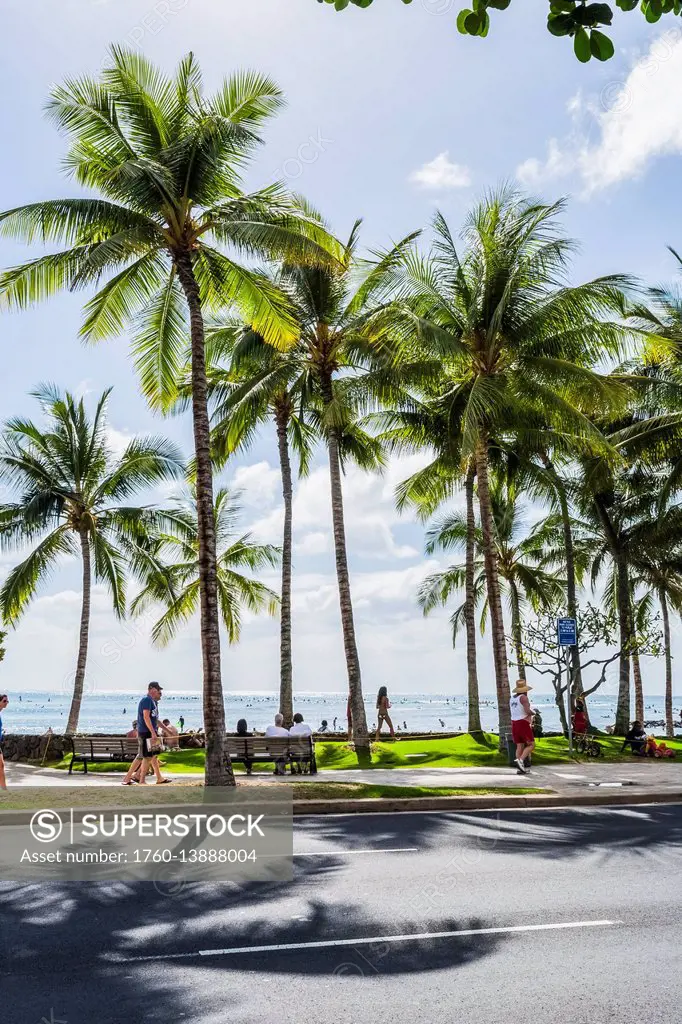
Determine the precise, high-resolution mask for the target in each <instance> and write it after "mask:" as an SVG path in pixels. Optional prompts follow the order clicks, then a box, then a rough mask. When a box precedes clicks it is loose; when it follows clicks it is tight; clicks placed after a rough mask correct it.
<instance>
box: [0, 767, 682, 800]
mask: <svg viewBox="0 0 682 1024" xmlns="http://www.w3.org/2000/svg"><path fill="white" fill-rule="evenodd" d="M5 767H6V770H7V782H8V785H9V786H12V787H15V786H46V787H51V786H74V787H79V788H80V787H83V786H88V787H91V786H92V787H98V786H119V785H120V784H121V779H122V775H121V773H88V774H87V775H85V774H84V773H82V772H79V773H78V774H77V775H76V774H73V775H68V773H67V772H65V771H59V770H57V769H55V768H38V767H33V766H29V765H21V764H13V763H8V764H7V765H6V766H5ZM168 777H169V778H170V779H172V780H173V781H174V782H176V783H178V784H180V785H182V784H183V783H187V782H201V781H202V778H203V777H202V776H201V775H198V774H182V775H181V774H172V775H170V774H169V776H168ZM253 778H259V779H264V778H268V779H271V778H272V775H271V774H269V773H265V772H254V775H253ZM287 778H288V779H290V778H291V776H287ZM295 778H296V781H297V782H303V783H306V782H315V781H317V782H365V783H371V784H373V785H379V786H426V787H448V788H483V787H485V788H486V789H487V788H490V789H497V788H513V789H526V788H533V789H536V788H537V789H550V790H552V791H553V792H555V793H560V794H564V795H568V794H570V793H575V794H577V793H580V792H583V793H585V792H594V791H598V790H599V789H604V790H606V789H611V788H613V789H629V790H631V791H632V792H633V793H634V792H637V793H646V792H651V793H656V792H666V793H670V792H673V791H677V792H679V793H680V797H681V799H682V763H679V764H675V763H672V764H671V763H670V762H661V761H634V760H633V761H632V762H624V763H622V764H605V763H602V764H599V763H593V762H589V763H582V764H578V763H576V764H574V765H573V764H557V765H541V766H538V767H537V768H533V770H532V772H531V773H530V774H529V775H524V776H522V775H519V774H517V772H516V771H515V769H512V768H396V769H390V768H373V769H369V770H357V771H321V772H319V773H318V774H317V775H313V776H310V775H298V776H295ZM238 779H239V781H240V782H243V783H245V784H246V785H248V779H247V778H246V776H243V775H240V776H238ZM150 784H152V785H153V782H152V783H150Z"/></svg>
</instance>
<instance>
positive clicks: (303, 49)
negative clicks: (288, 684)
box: [0, 0, 682, 692]
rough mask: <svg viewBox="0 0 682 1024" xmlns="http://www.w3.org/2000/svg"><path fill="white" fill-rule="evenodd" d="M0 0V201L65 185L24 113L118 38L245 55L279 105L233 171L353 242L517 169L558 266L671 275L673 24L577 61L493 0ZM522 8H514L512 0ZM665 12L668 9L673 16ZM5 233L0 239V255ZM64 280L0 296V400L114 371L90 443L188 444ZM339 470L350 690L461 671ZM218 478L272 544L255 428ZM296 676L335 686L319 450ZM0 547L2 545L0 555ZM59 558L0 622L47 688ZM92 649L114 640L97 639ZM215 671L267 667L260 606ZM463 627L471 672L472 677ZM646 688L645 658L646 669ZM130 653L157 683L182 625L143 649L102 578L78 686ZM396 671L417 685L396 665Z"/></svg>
mask: <svg viewBox="0 0 682 1024" xmlns="http://www.w3.org/2000/svg"><path fill="white" fill-rule="evenodd" d="M39 6H40V13H39V14H37V10H36V7H35V6H34V5H27V4H26V3H25V2H19V0H6V2H5V8H4V17H3V33H2V38H1V39H0V90H1V91H2V95H3V96H4V97H5V99H6V102H5V103H4V104H3V110H2V114H1V115H0V116H1V121H2V137H3V139H4V147H5V148H4V156H5V159H4V160H3V161H2V163H1V164H0V196H1V197H2V198H1V199H0V204H1V205H2V207H3V208H8V207H11V206H14V205H16V204H19V203H23V202H29V201H32V200H36V199H39V198H53V197H57V196H60V195H65V194H71V193H73V189H74V186H73V184H72V183H71V182H69V181H68V180H66V179H64V177H63V176H62V175H61V173H60V160H61V157H62V155H63V152H64V146H63V141H62V140H61V139H60V138H59V136H58V135H57V133H56V132H55V130H54V128H53V127H52V125H50V124H49V123H48V122H47V121H46V120H45V118H44V117H43V116H42V107H43V104H44V102H45V99H46V97H47V95H48V92H49V89H50V86H51V85H52V84H53V83H56V82H58V81H60V80H61V79H62V78H64V77H65V76H68V75H77V74H80V73H83V72H94V71H96V69H97V68H98V67H99V66H100V65H101V63H102V61H103V59H104V57H105V55H106V50H107V47H108V45H109V44H110V43H111V42H119V43H124V44H127V45H130V46H139V47H140V48H141V49H142V50H143V51H144V52H145V53H146V54H147V55H148V56H149V57H150V58H152V59H153V60H155V61H157V62H159V63H160V64H162V65H163V66H164V67H166V68H168V69H170V68H171V67H172V66H173V65H174V64H175V63H176V62H177V60H178V59H179V57H180V56H181V55H182V54H183V53H185V52H186V51H187V50H188V49H193V50H194V51H195V52H196V54H197V56H198V58H199V59H200V61H201V64H202V67H203V69H204V73H205V78H206V83H207V86H208V87H209V88H210V87H213V86H214V85H217V83H218V82H219V81H220V79H221V77H222V76H223V75H224V74H225V73H226V72H229V71H230V70H233V69H236V68H243V67H253V68H257V69H259V70H262V71H265V72H268V73H269V74H271V75H272V76H273V77H274V78H275V79H276V80H277V81H278V82H279V84H280V85H281V87H282V88H283V89H284V90H285V92H286V95H287V99H288V107H287V109H286V110H285V111H284V113H283V114H282V115H281V116H280V117H279V118H278V119H277V120H276V121H275V122H273V123H272V125H271V126H270V128H269V130H268V132H267V144H266V146H265V147H264V148H263V150H262V151H261V152H260V153H259V155H258V157H257V160H256V161H255V163H254V165H253V167H252V169H251V171H250V173H249V184H252V185H253V186H257V185H260V184H263V183H265V182H268V181H271V180H273V179H274V178H284V179H286V180H287V181H288V183H289V185H290V187H292V188H294V189H295V190H297V191H301V192H303V193H304V194H305V195H306V196H307V197H308V198H309V199H310V200H311V201H312V202H313V203H314V204H315V205H316V206H317V207H318V208H320V209H321V210H323V211H324V213H325V215H326V216H327V218H328V219H329V221H330V222H331V224H332V226H333V228H334V229H335V230H336V231H337V233H338V234H339V235H341V236H345V235H346V234H347V232H348V231H349V230H350V227H351V225H352V223H353V221H354V220H355V218H356V217H358V216H361V217H363V218H364V220H365V226H364V235H363V238H364V241H365V243H366V244H367V245H368V246H371V247H376V246H382V247H383V246H385V245H386V244H388V243H389V242H390V241H391V240H392V239H398V238H400V237H402V236H403V235H405V234H407V233H408V232H409V231H412V230H414V229H416V228H420V227H426V226H427V225H428V222H429V220H430V218H431V217H432V215H433V212H434V210H435V209H436V208H440V209H441V210H442V211H443V213H444V214H445V215H446V216H447V217H448V219H449V220H450V222H451V224H452V226H453V228H455V229H456V228H457V227H458V225H459V224H460V223H461V221H462V219H463V217H464V215H465V213H466V210H467V208H468V207H469V206H470V205H471V203H472V201H473V200H474V199H475V198H476V197H477V196H479V195H480V194H481V192H483V191H484V190H485V189H486V188H491V187H494V186H495V185H497V184H499V183H500V182H501V181H503V180H508V179H509V180H510V179H514V178H517V179H519V180H520V181H521V182H522V184H524V185H525V186H526V187H527V188H529V189H530V190H531V191H533V192H534V193H538V194H540V195H542V196H544V197H546V198H548V199H554V198H556V197H558V196H559V195H570V196H571V197H572V198H571V202H570V206H569V209H568V212H567V215H566V217H565V226H566V230H567V233H568V234H570V235H571V236H573V237H575V238H577V239H578V240H579V241H580V243H581V250H580V253H579V255H578V257H577V258H576V260H575V265H574V269H573V274H572V276H573V277H574V279H575V280H578V279H580V278H585V277H588V276H595V275H599V274H604V273H612V272H616V271H627V272H630V273H634V274H636V275H638V276H640V277H641V278H642V279H643V280H646V281H647V282H651V283H657V282H660V281H665V280H670V279H671V277H672V275H673V273H674V265H673V261H672V258H671V257H670V256H669V254H668V253H667V251H666V248H665V247H666V245H667V244H671V245H674V246H677V247H682V238H681V237H680V235H679V232H680V228H679V225H680V223H682V218H681V217H680V214H681V212H682V210H681V207H682V193H681V192H680V189H679V175H680V164H679V158H680V152H682V108H680V104H679V83H680V81H681V80H682V33H680V32H678V31H677V29H676V28H675V27H674V25H675V23H674V22H672V25H671V26H670V27H668V28H667V29H665V30H662V29H661V28H660V27H659V28H657V29H652V28H651V27H650V26H647V25H646V23H645V22H644V19H643V18H641V17H639V16H635V15H631V16H627V17H626V16H622V15H621V16H619V17H618V18H617V28H616V33H615V35H616V45H617V54H616V57H615V59H614V60H612V61H611V62H609V63H608V64H606V65H602V64H599V63H597V62H596V61H593V62H591V63H590V64H589V65H587V66H583V65H580V64H578V62H577V61H576V60H575V59H574V57H573V55H572V51H571V47H570V44H569V43H568V42H567V41H566V40H557V39H553V38H552V37H551V36H549V35H548V33H547V32H546V30H545V27H544V24H543V21H542V18H540V17H539V16H538V12H537V9H536V5H535V4H530V3H527V2H526V3H517V4H513V5H512V7H511V8H510V10H509V11H508V12H507V13H506V14H505V15H499V16H498V17H496V18H495V19H494V22H493V26H492V29H491V34H490V36H489V37H488V39H487V40H485V41H481V40H475V39H471V38H465V37H462V36H460V35H459V34H458V33H457V31H456V28H455V24H454V21H455V17H454V9H455V8H456V7H458V4H457V3H454V2H450V0H421V2H420V0H415V2H414V3H413V4H412V6H410V7H404V6H403V5H402V4H401V3H399V2H398V0H376V3H375V4H374V6H373V7H372V8H371V9H370V10H367V11H364V12H363V11H358V10H356V9H355V8H353V9H351V10H348V11H346V12H345V13H344V14H336V13H335V12H334V10H333V9H332V8H331V7H327V6H326V5H324V6H323V5H319V4H317V3H315V0H99V2H98V0H62V2H61V3H60V4H58V5H55V4H48V3H46V2H43V3H42V4H40V5H39ZM531 8H533V9H535V13H532V12H531ZM678 20H679V19H678ZM23 256H24V251H23V250H22V249H21V248H20V247H18V246H16V245H14V244H10V243H8V242H6V241H0V264H2V265H3V266H7V265H9V264H12V263H14V262H17V261H18V260H19V259H21V258H23ZM84 298H85V296H84V295H80V296H78V295H77V296H67V297H61V298H59V299H57V300H54V301H53V302H51V303H49V304H48V305H45V306H43V307H42V308H40V309H36V310H33V311H30V312H26V313H22V314H7V313H3V314H2V318H1V319H0V331H1V332H2V333H1V337H2V343H3V347H4V358H3V371H4V372H3V375H2V378H1V379H0V415H1V416H2V418H5V417H6V416H9V415H14V414H17V413H35V409H34V403H33V402H32V400H31V399H30V398H29V397H28V392H29V391H30V389H31V388H32V387H34V386H35V385H36V384H37V383H39V382H40V381H45V380H49V381H54V382H55V383H57V384H58V385H60V386H61V387H68V388H71V389H72V390H77V391H81V392H82V393H84V394H86V395H87V396H88V398H89V399H90V398H92V397H94V395H95V394H97V393H99V392H100V391H101V390H103V389H104V388H105V387H108V386H111V385H113V386H114V393H113V396H112V400H111V411H110V425H111V431H112V442H113V443H114V444H115V445H119V446H120V445H122V444H123V443H124V441H125V438H126V437H127V436H130V435H133V434H136V433H148V432H160V431H163V432H165V433H168V434H170V435H171V436H173V437H174V438H176V439H177V440H178V441H179V442H181V443H182V444H183V445H184V446H185V447H186V448H187V449H189V445H190V429H189V423H188V421H187V420H186V419H184V418H179V419H174V420H170V421H167V422H162V421H160V420H159V419H158V418H156V417H154V416H153V415H152V414H151V413H150V411H149V410H148V408H147V407H146V405H145V403H144V401H143V400H142V398H141V397H140V395H139V390H138V387H137V383H136V380H135V377H134V374H133V372H132V370H131V367H130V364H129V361H128V357H127V342H126V340H125V339H121V340H119V341H117V342H115V343H111V344H107V345H105V346H102V347H100V348H97V349H87V348H84V347H83V346H82V344H81V343H80V341H79V340H78V337H77V335H78V328H79V323H80V311H81V305H82V302H83V300H84ZM413 464H414V463H412V464H409V465H405V464H396V465H392V466H391V467H390V469H389V471H388V473H387V474H386V476H385V477H384V478H383V479H372V478H367V477H363V476H362V475H361V474H359V473H355V472H351V474H350V475H349V478H348V480H347V504H348V519H349V543H350V553H351V566H352V571H353V586H354V594H355V598H356V606H357V617H358V633H359V643H360V650H361V657H362V661H363V670H364V677H365V685H366V688H367V690H368V691H371V690H373V689H374V688H375V687H376V685H379V684H380V683H383V682H388V683H389V684H390V685H391V686H392V687H393V688H394V689H395V690H402V691H409V690H410V689H412V690H414V689H417V690H420V691H425V690H430V691H433V692H439V691H440V692H442V691H444V690H447V691H453V692H463V690H464V689H465V663H464V656H463V652H462V651H456V652H454V653H453V651H452V649H451V646H450V640H449V633H448V627H447V623H446V621H445V619H444V617H443V616H434V617H433V619H431V620H427V621H424V620H423V619H422V617H421V615H420V613H419V611H418V609H417V608H416V605H415V601H414V592H415V589H416V586H417V584H418V582H419V580H420V579H421V578H422V577H423V575H424V574H425V573H426V571H428V568H429V567H430V564H427V563H426V562H425V560H424V558H423V556H422V554H421V551H422V540H423V531H422V529H421V527H419V526H417V525H416V524H414V523H413V522H411V521H410V520H409V517H408V518H403V519H401V518H400V517H399V516H398V515H397V513H396V512H395V511H394V508H393V499H392V494H393V489H394V487H395V484H396V483H397V482H398V481H399V480H400V479H402V478H403V477H404V476H405V475H407V471H409V469H410V468H411V466H412V465H413ZM226 480H227V481H228V482H230V483H232V484H233V485H235V486H238V487H240V488H242V490H243V493H244V504H245V520H244V521H245V526H246V525H248V526H250V527H253V529H254V531H255V533H256V534H257V535H258V536H260V537H262V538H264V539H267V540H269V541H272V542H276V541H277V539H278V536H279V523H280V519H281V509H280V504H281V502H280V499H279V490H278V488H279V481H278V476H277V472H276V453H275V447H274V443H273V439H272V437H270V436H268V435H267V434H265V435H264V436H263V438H262V440H261V441H260V442H259V443H258V444H257V445H256V446H255V447H254V449H253V450H252V451H251V452H249V454H248V456H247V457H245V458H241V459H239V460H237V461H236V462H235V464H234V466H233V467H232V468H231V469H230V470H229V471H228V473H227V474H226ZM296 502H297V506H296V513H297V529H296V596H295V645H296V646H295V675H296V684H297V686H299V687H300V688H301V689H303V690H316V689H327V690H342V689H344V686H345V680H344V668H343V659H342V646H341V637H340V629H339V627H338V609H337V604H336V596H335V591H334V579H333V557H332V552H331V545H330V536H329V514H328V480H327V476H326V473H325V470H324V464H323V462H322V461H320V462H319V464H318V465H317V467H316V469H315V471H314V472H313V474H312V476H311V478H310V479H309V480H307V481H305V482H304V483H303V484H301V485H300V487H299V489H298V494H297V499H296ZM10 564H11V559H10V558H8V557H7V556H2V559H1V561H0V572H2V571H6V569H7V567H8V566H9V565H10ZM77 587H78V573H77V571H76V567H75V566H74V567H69V566H66V567H65V568H64V571H63V572H60V573H58V574H56V575H55V576H54V577H53V579H52V580H51V581H50V583H49V586H48V587H47V588H46V589H45V591H44V592H43V596H42V597H41V599H40V600H38V601H37V602H36V603H35V605H34V606H33V608H32V609H31V611H30V612H29V613H28V614H27V615H26V617H25V619H24V621H23V622H22V624H21V626H20V628H19V630H18V631H17V632H16V633H14V634H12V636H11V637H10V639H9V645H8V655H7V659H6V662H5V665H4V667H3V674H4V676H5V678H6V685H7V688H11V687H14V688H18V687H20V686H21V685H25V686H28V685H29V681H30V684H31V685H32V686H33V687H36V686H41V687H49V688H55V689H59V688H61V687H63V686H64V687H67V688H68V687H69V686H70V680H71V678H72V673H73V662H74V661H75V645H76V626H77V619H78V602H79V595H78V593H77ZM112 651H114V652H118V653H117V654H115V655H112V653H111V652H112ZM225 668H226V683H227V685H228V686H232V687H233V688H234V689H238V690H246V689H249V688H253V689H259V690H268V689H274V688H275V687H276V685H277V668H278V664H277V627H276V623H274V622H271V621H267V620H264V619H260V620H257V621H254V622H247V624H246V628H245V631H244V637H243V641H242V644H241V645H240V646H239V648H237V649H234V650H232V651H226V653H225ZM491 671H492V669H491V665H490V660H489V657H488V652H487V650H486V649H485V648H484V650H483V652H482V657H481V677H482V688H483V690H485V691H491V690H492V689H493V680H492V674H491ZM648 672H649V675H648V679H649V684H648V685H649V689H650V692H658V691H660V689H661V685H660V682H661V678H662V677H661V672H662V670H661V668H660V666H658V665H651V666H649V668H648ZM150 675H153V676H156V677H159V678H161V677H163V678H164V680H165V681H166V682H167V683H168V685H169V686H171V687H172V688H178V689H194V688H198V687H199V685H200V663H199V652H198V644H197V630H196V628H195V627H194V626H190V627H189V628H188V630H187V631H186V633H184V634H183V635H182V636H181V637H179V638H178V639H177V640H176V641H175V643H174V644H173V645H172V647H171V648H170V649H169V650H167V651H164V652H160V653H159V652H157V651H154V650H152V649H151V648H150V646H149V644H148V642H147V638H146V626H145V623H144V622H143V623H140V624H137V626H135V627H133V626H131V625H127V626H122V625H121V624H119V623H116V621H115V620H114V619H113V617H112V616H111V614H110V613H109V611H108V608H107V602H106V597H105V595H104V594H97V595H96V600H95V612H94V618H93V642H92V671H91V680H90V685H91V686H92V687H93V688H95V689H97V688H111V689H125V688H130V687H131V686H132V687H136V686H138V685H139V684H140V683H141V682H143V681H144V680H145V679H146V678H148V677H149V676H150ZM415 679H416V680H418V685H415Z"/></svg>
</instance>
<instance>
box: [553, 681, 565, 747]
mask: <svg viewBox="0 0 682 1024" xmlns="http://www.w3.org/2000/svg"><path fill="white" fill-rule="evenodd" d="M562 676H563V670H562V669H560V670H559V675H558V676H557V678H556V679H555V680H553V683H554V703H555V704H556V706H557V708H558V711H559V720H560V722H561V731H562V733H563V734H564V736H568V717H567V715H566V695H565V693H564V691H563V689H562V683H561V679H562Z"/></svg>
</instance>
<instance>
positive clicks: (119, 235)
mask: <svg viewBox="0 0 682 1024" xmlns="http://www.w3.org/2000/svg"><path fill="white" fill-rule="evenodd" d="M281 104H282V95H281V93H280V91H279V89H278V88H277V86H276V85H275V84H274V82H272V81H271V80H270V79H269V78H267V77H265V76H263V75H259V74H256V73H253V72H239V73H237V74H235V75H233V76H232V77H231V78H229V79H227V80H226V81H225V82H224V83H223V85H222V86H221V87H220V88H219V90H218V91H217V92H216V93H215V94H214V95H213V96H211V97H207V96H205V95H204V93H203V86H202V78H201V72H200V69H199V66H198V64H197V61H196V59H195V58H194V56H193V55H192V54H189V55H188V56H187V57H185V58H184V59H183V60H182V61H181V62H180V65H179V67H178V69H177V72H176V73H175V75H174V76H173V77H169V76H167V75H165V74H164V73H163V72H162V71H161V70H160V69H158V68H156V67H154V66H153V65H152V64H150V63H149V61H147V60H146V59H145V58H144V57H143V56H142V55H141V54H140V53H139V52H132V51H126V50H123V49H120V48H118V47H115V48H113V49H112V51H111V59H110V62H109V64H108V66H107V67H106V68H105V69H104V71H103V72H102V73H101V75H100V77H99V78H88V77H81V78H77V79H70V80H68V81H67V82H65V84H64V85H62V86H59V87H58V88H56V89H54V91H53V93H52V97H51V99H50V102H49V103H48V107H47V111H48V114H49V116H50V118H51V119H52V120H53V121H54V122H55V123H56V124H57V126H58V127H59V128H60V129H61V130H62V132H63V133H64V134H65V135H66V136H67V138H68V140H69V144H70V148H69V151H68V155H67V158H66V168H67V170H68V172H69V173H70V174H71V175H72V176H73V177H74V178H75V180H76V181H77V182H78V184H80V185H82V186H84V187H85V188H87V189H89V190H94V191H95V192H96V193H97V198H89V197H88V198H74V199H58V200H53V201H43V202H39V203H33V204H31V205H29V206H23V207H20V208H18V209H14V210H9V211H7V212H6V213H4V214H1V215H0V231H2V232H3V233H4V234H5V235H10V236H11V237H15V238H19V239H21V240H23V241H26V242H35V241H40V242H43V243H52V242H61V243H62V244H63V245H64V246H65V248H64V249H62V251H60V252H55V253H50V254H48V255H43V256H39V257H38V258H36V259H33V260H31V261H30V262H28V263H25V264H23V265H21V266H18V267H14V268H13V269H11V270H8V271H6V272H5V273H4V274H3V275H2V277H1V278H0V297H1V298H2V299H3V300H4V302H5V304H6V305H8V306H10V307H19V308H23V307H25V306H27V305H29V304H31V303H34V302H37V301H39V300H42V299H44V298H47V297H48V296H50V295H52V294H54V293H55V292H58V291H60V290H62V289H70V290H72V291H74V290H76V289H85V288H93V287H96V288H99V290H98V291H97V293H96V294H95V296H94V297H93V298H91V299H90V300H89V301H88V303H87V305H86V317H85V321H84V324H83V328H82V332H81V333H82V335H83V337H84V338H85V339H86V340H87V341H91V342H95V341H101V340H103V339H106V338H110V337H111V336H113V335H116V334H120V333H123V332H128V331H130V332H131V334H132V337H133V353H134V357H135V363H136V366H137V369H138V371H139V374H140V378H141V381H142V386H143V389H144V391H145V393H146V394H147V395H148V396H149V397H150V398H151V399H152V400H153V401H155V402H156V403H157V404H158V405H160V406H162V407H163V406H166V405H168V404H169V403H170V402H171V401H172V399H173V398H174V395H175V390H176V383H177V379H178V377H179V369H180V364H181V362H182V360H183V359H184V355H185V344H186V343H185V338H186V332H187V326H188V324H189V335H190V340H191V367H192V417H193V429H194V448H195V464H196V487H197V509H198V515H199V538H200V563H199V572H200V579H201V588H200V604H201V645H202V658H203V675H204V724H205V729H206V747H207V750H206V781H207V784H209V785H214V784H234V777H233V775H232V772H231V770H230V768H229V764H227V762H226V760H225V758H224V756H223V748H224V736H225V720H224V719H225V716H224V705H223V693H222V681H221V671H220V635H219V607H218V580H217V570H216V539H215V535H214V516H213V474H212V467H211V456H210V440H209V436H210V432H209V416H208V407H207V381H206V366H205V338H204V315H205V313H206V311H207V310H210V309H211V308H218V307H219V306H222V305H224V303H226V302H230V303H233V304H234V305H235V306H236V307H237V308H238V309H239V310H240V312H241V313H242V314H243V315H244V316H245V317H246V318H247V319H248V321H249V322H250V323H252V324H253V325H254V326H255V327H256V329H257V330H259V331H260V332H261V333H262V334H263V335H264V337H266V338H268V339H271V340H273V342H274V343H277V344H281V343H282V341H283V339H287V338H288V339H290V340H293V338H294V337H295V334H294V328H293V323H292V321H291V318H290V315H289V312H288V309H287V306H286V303H284V302H283V300H282V296H281V295H280V294H279V293H278V292H277V290H276V289H275V288H274V287H273V286H272V284H271V282H270V281H269V280H268V279H267V278H266V277H265V276H264V275H262V274H258V273H254V272H253V271H250V270H247V269H246V268H245V267H244V266H243V265H242V264H241V263H240V262H238V261H237V260H236V259H235V256H239V255H240V254H246V255H249V256H250V255H253V254H263V253H265V254H267V255H268V256H271V257H272V256H284V255H286V256H287V257H289V258H294V259H299V260H302V261H305V260H312V261H316V260H323V261H326V262H329V261H330V260H333V257H332V256H330V255H329V254H330V252H331V253H337V247H336V246H335V244H334V243H333V242H332V240H331V239H330V238H329V236H328V234H327V233H326V232H325V231H324V230H323V229H322V228H321V227H320V226H319V224H317V223H315V222H314V220H313V219H312V218H309V217H307V216H305V215H304V214H303V213H302V212H301V211H300V208H299V206H297V204H295V203H294V202H293V201H291V200H290V199H289V198H288V197H287V195H285V194H284V192H283V190H282V189H281V188H279V187H278V186H271V187H267V188H264V189H262V190H261V191H259V192H256V193H254V194H251V195H248V194H245V193H244V191H243V186H242V174H243V170H244V167H245V165H246V164H247V163H248V161H249V159H250V157H251V155H252V152H253V150H254V148H255V146H256V145H257V144H258V143H259V142H260V141H261V140H260V136H259V132H260V129H261V128H262V126H263V124H264V122H265V121H267V119H268V118H269V117H271V116H272V115H273V114H274V113H275V112H276V111H277V110H278V109H279V107H280V106H281ZM103 277H107V278H108V280H107V282H106V283H105V284H104V286H103V287H100V282H101V280H102V278H103Z"/></svg>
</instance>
